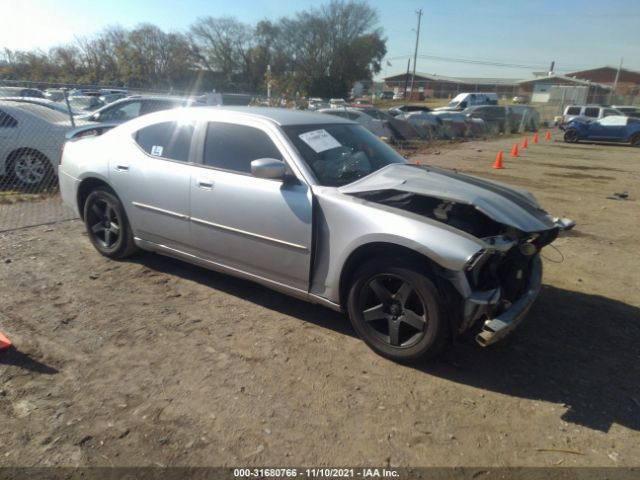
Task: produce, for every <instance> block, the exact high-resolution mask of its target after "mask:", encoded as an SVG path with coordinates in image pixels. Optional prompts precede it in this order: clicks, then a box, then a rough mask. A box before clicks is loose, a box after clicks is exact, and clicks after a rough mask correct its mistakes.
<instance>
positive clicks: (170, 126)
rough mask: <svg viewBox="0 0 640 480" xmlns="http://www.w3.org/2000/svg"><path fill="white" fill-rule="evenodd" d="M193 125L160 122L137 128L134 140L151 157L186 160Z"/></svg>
mask: <svg viewBox="0 0 640 480" xmlns="http://www.w3.org/2000/svg"><path fill="white" fill-rule="evenodd" d="M193 130H194V126H193V124H190V123H178V122H162V123H156V124H154V125H149V126H148V127H145V128H142V129H140V130H138V132H137V133H136V142H137V143H138V145H140V148H142V149H143V150H144V151H145V152H147V153H148V154H149V155H151V156H153V157H160V158H167V159H170V160H178V161H180V162H186V161H188V160H189V148H190V146H191V138H192V137H193Z"/></svg>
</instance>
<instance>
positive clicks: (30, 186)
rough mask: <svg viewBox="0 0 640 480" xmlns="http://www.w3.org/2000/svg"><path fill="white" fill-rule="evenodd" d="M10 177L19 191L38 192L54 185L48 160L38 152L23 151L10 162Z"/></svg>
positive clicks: (53, 176) (52, 171)
mask: <svg viewBox="0 0 640 480" xmlns="http://www.w3.org/2000/svg"><path fill="white" fill-rule="evenodd" d="M10 172H11V177H12V178H13V180H14V182H15V183H16V184H17V186H18V187H19V188H20V189H21V190H27V191H40V190H42V189H44V188H47V187H50V186H51V185H53V184H54V183H55V179H56V174H55V172H54V170H53V167H52V166H51V162H50V161H49V159H48V158H47V157H46V156H44V155H43V154H42V153H40V152H36V151H31V150H25V151H23V152H20V153H19V154H18V155H17V156H15V157H14V158H13V159H12V160H11V170H10Z"/></svg>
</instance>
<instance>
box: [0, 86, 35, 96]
mask: <svg viewBox="0 0 640 480" xmlns="http://www.w3.org/2000/svg"><path fill="white" fill-rule="evenodd" d="M1 97H32V98H45V97H44V92H43V91H42V90H38V89H37V88H23V87H0V98H1Z"/></svg>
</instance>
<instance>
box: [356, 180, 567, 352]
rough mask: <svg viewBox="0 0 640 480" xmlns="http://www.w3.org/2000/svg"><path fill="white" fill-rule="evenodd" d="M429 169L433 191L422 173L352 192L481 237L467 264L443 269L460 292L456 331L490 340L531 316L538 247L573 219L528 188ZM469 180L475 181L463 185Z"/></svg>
mask: <svg viewBox="0 0 640 480" xmlns="http://www.w3.org/2000/svg"><path fill="white" fill-rule="evenodd" d="M423 170H425V174H426V175H432V176H436V177H438V181H435V182H434V181H433V179H432V178H429V177H426V178H428V179H429V182H432V183H434V184H435V185H436V187H438V188H435V189H434V190H435V193H431V192H429V191H427V189H426V188H425V187H426V186H428V185H426V184H427V183H428V182H427V180H424V179H420V178H419V177H418V179H417V180H414V181H404V182H402V183H401V184H396V185H394V186H393V187H392V188H385V189H377V190H368V191H367V190H365V189H361V188H359V189H358V191H355V189H354V190H353V191H351V192H349V193H350V194H351V195H355V196H357V197H359V198H362V199H364V200H367V201H370V202H374V203H378V204H382V205H385V206H388V207H392V208H397V209H401V210H403V211H405V212H409V213H411V214H415V215H419V216H420V217H422V218H426V219H428V221H435V222H439V223H442V224H444V225H447V227H445V228H453V229H456V230H458V231H461V232H464V233H465V234H467V235H471V236H473V237H474V238H475V239H477V240H478V241H479V242H481V243H482V245H483V248H481V249H480V250H479V251H478V252H476V253H475V254H474V255H473V256H472V257H471V258H468V259H467V261H466V264H465V267H464V269H463V270H460V271H454V270H448V269H442V271H441V272H440V276H441V277H442V278H444V279H446V280H447V281H448V282H449V284H451V285H452V286H453V287H454V289H455V291H456V292H457V294H458V295H459V299H458V300H461V301H456V302H455V304H454V305H452V308H451V312H450V313H452V314H453V316H455V317H456V318H455V319H454V320H455V324H454V327H455V329H456V330H457V333H463V332H466V331H476V330H477V335H476V341H477V342H478V343H479V344H480V345H482V346H487V345H490V344H492V343H495V342H497V341H499V340H500V339H502V338H503V337H505V336H506V335H507V334H508V333H509V332H511V331H512V330H513V329H514V328H515V327H516V326H517V325H518V324H519V323H520V321H521V320H522V319H523V318H524V317H525V315H526V314H527V312H528V311H529V309H530V307H531V305H532V304H533V302H534V301H535V299H536V297H537V295H538V293H539V291H540V288H541V284H542V262H541V260H540V255H539V253H540V250H541V249H542V248H543V247H545V246H546V245H548V244H550V243H551V242H553V241H554V240H555V239H556V237H557V236H558V233H559V231H561V230H568V229H570V228H572V227H573V225H574V223H573V222H572V221H571V220H568V219H557V218H552V217H550V216H549V215H548V214H547V213H546V212H545V211H544V210H542V209H541V208H540V206H539V205H538V204H537V202H536V201H535V199H534V198H533V197H532V196H531V195H530V194H527V193H526V192H521V191H518V190H515V189H513V190H512V189H509V188H508V187H506V186H504V185H500V184H493V183H492V182H485V181H484V180H480V179H476V178H473V177H466V176H463V175H459V174H457V173H453V172H447V171H445V172H443V171H441V170H435V169H423ZM441 177H446V179H448V180H449V182H451V183H450V185H449V187H450V188H447V189H444V188H443V187H442V184H440V182H441V181H442V178H441ZM420 180H422V182H421V181H420ZM463 182H464V183H465V184H468V183H467V182H469V184H470V187H469V188H468V189H466V188H462V187H461V186H460V184H461V183H463ZM421 183H422V185H421ZM456 187H457V188H456ZM485 189H486V190H485ZM485 192H486V195H483V194H482V193H485ZM426 241H427V242H428V239H427V240H426Z"/></svg>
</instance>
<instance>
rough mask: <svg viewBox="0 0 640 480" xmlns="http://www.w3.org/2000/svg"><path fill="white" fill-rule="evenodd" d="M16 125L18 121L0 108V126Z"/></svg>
mask: <svg viewBox="0 0 640 480" xmlns="http://www.w3.org/2000/svg"><path fill="white" fill-rule="evenodd" d="M17 126H18V121H17V120H16V119H15V118H13V117H12V116H11V115H9V114H8V113H5V112H3V111H2V110H0V128H14V127H17Z"/></svg>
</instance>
